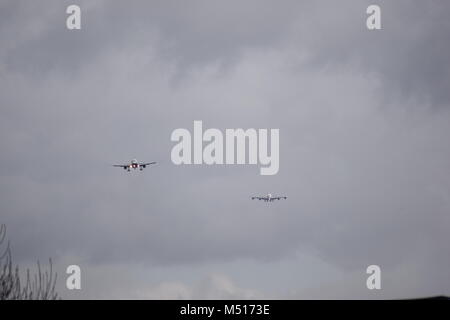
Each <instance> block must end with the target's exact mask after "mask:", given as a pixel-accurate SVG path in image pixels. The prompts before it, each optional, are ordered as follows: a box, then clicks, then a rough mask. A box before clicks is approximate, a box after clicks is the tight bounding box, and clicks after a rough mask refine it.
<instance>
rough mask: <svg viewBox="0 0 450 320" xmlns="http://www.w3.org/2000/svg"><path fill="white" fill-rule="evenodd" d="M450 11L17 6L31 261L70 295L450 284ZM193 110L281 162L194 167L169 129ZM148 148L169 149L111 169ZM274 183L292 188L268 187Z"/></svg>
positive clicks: (17, 141)
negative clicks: (273, 150)
mask: <svg viewBox="0 0 450 320" xmlns="http://www.w3.org/2000/svg"><path fill="white" fill-rule="evenodd" d="M372 3H377V4H379V5H380V6H381V10H382V12H381V14H382V16H381V19H382V30H378V31H369V30H368V29H367V28H366V18H367V14H366V8H367V6H368V5H370V4H372ZM70 4H78V5H80V7H81V10H82V29H81V30H77V31H69V30H67V28H66V18H67V14H66V13H65V11H66V8H67V6H68V5H70ZM449 16H450V3H449V2H448V1H444V0H442V1H438V0H435V1H419V0H416V1H381V0H379V1H360V0H353V1H339V6H337V4H336V2H335V1H331V0H329V1H312V0H311V1H296V0H295V1H294V0H292V1H290V0H285V1H260V0H258V1H257V0H245V1H223V0H221V1H217V0H213V1H211V0H208V1H196V0H194V1H126V2H125V1H100V0H95V1H91V0H90V1H79V0H78V1H56V0H54V1H42V0H40V1H31V0H29V1H16V0H14V1H13V0H1V1H0V150H1V156H0V223H5V224H6V225H7V227H8V235H9V239H10V241H11V245H12V251H13V257H14V260H15V262H16V263H18V264H19V265H20V266H21V267H23V268H25V267H27V266H33V265H34V263H35V261H36V260H38V259H39V260H40V261H41V262H43V261H46V259H47V258H48V257H52V258H53V261H54V263H55V265H56V268H57V271H58V276H59V283H58V288H59V292H60V294H61V295H62V296H63V297H64V298H144V299H145V298H151V299H157V298H199V299H202V298H288V299H297V298H370V299H372V298H373V299H380V298H409V297H420V296H430V295H441V294H446V295H450V276H449V270H450V252H449V248H450V247H449V243H450V233H449V231H450V194H449V192H450V143H449V136H450V90H449V88H450V63H449V62H450V61H449V56H450V42H449V41H448V40H449V36H450V20H449ZM194 120H202V121H203V126H204V128H205V129H206V128H218V129H220V130H223V131H224V130H225V129H226V128H244V129H247V128H258V129H259V128H265V129H271V128H277V129H279V130H280V170H279V172H278V174H277V175H273V176H261V175H260V174H259V166H254V165H229V166H218V165H216V166H206V165H200V166H198V165H197V166H194V165H191V166H189V165H184V166H176V165H174V164H173V163H172V162H171V159H170V153H171V149H172V147H173V146H174V144H175V143H173V142H171V141H170V135H171V133H172V131H173V130H174V129H177V128H187V129H188V130H190V131H191V132H192V130H193V121H194ZM132 158H137V159H138V160H142V161H157V162H158V164H157V165H156V166H152V167H149V168H147V169H146V170H144V171H143V172H133V173H131V174H128V173H126V172H124V170H121V169H117V168H113V167H111V164H113V163H125V162H127V161H130V160H131V159H132ZM268 192H270V193H272V194H280V195H286V196H288V199H287V200H286V201H279V202H274V203H271V204H266V203H262V202H257V201H251V200H250V196H252V195H259V194H261V195H263V194H267V193H268ZM70 264H77V265H79V266H80V267H81V270H82V290H80V291H69V290H67V289H66V288H65V279H66V275H65V268H66V267H67V266H68V265H70ZM371 264H376V265H379V266H380V267H381V271H382V290H378V291H377V290H372V291H369V290H368V289H367V288H366V278H367V276H368V275H367V274H366V268H367V266H369V265H371Z"/></svg>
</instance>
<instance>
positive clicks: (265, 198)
mask: <svg viewBox="0 0 450 320" xmlns="http://www.w3.org/2000/svg"><path fill="white" fill-rule="evenodd" d="M255 199H258V200H267V197H252V200H255Z"/></svg>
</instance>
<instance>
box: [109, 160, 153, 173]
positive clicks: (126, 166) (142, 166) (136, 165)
mask: <svg viewBox="0 0 450 320" xmlns="http://www.w3.org/2000/svg"><path fill="white" fill-rule="evenodd" d="M155 163H156V162H145V163H139V162H137V160H136V159H133V160H131V163H129V164H113V166H114V167H120V168H124V169H125V170H127V171H128V172H130V171H131V169H135V170H136V169H139V170H141V171H142V170H144V169H145V167H147V166H149V165H152V164H155Z"/></svg>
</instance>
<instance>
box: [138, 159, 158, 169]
mask: <svg viewBox="0 0 450 320" xmlns="http://www.w3.org/2000/svg"><path fill="white" fill-rule="evenodd" d="M155 163H156V161H153V162H146V163H139V166H140V167H142V168H145V167H146V166H149V165H151V164H155Z"/></svg>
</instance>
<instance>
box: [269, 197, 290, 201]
mask: <svg viewBox="0 0 450 320" xmlns="http://www.w3.org/2000/svg"><path fill="white" fill-rule="evenodd" d="M272 199H274V200H281V199H285V200H286V199H287V197H272Z"/></svg>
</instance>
